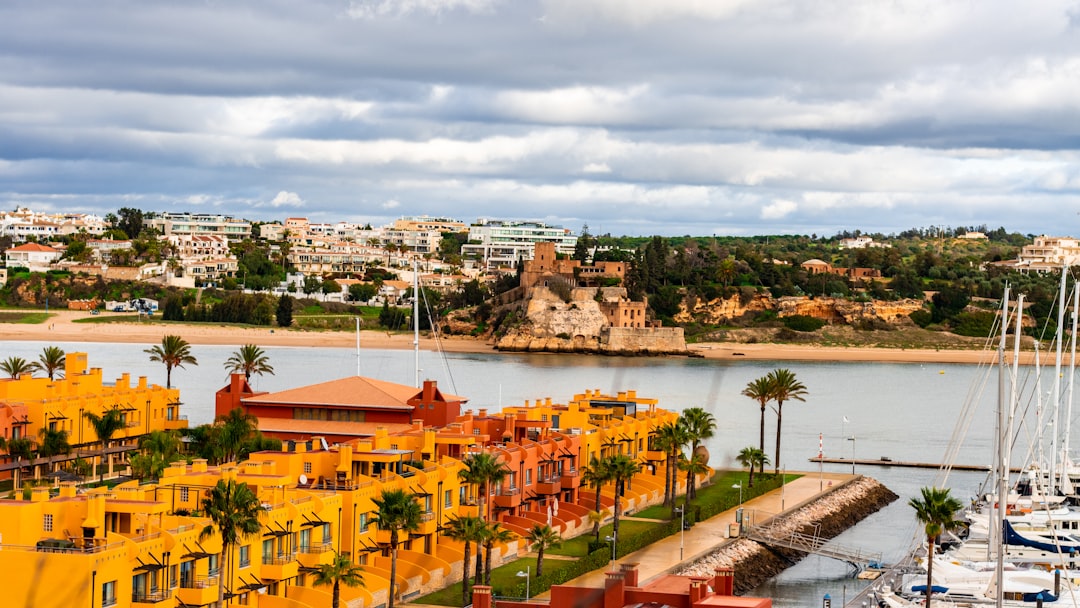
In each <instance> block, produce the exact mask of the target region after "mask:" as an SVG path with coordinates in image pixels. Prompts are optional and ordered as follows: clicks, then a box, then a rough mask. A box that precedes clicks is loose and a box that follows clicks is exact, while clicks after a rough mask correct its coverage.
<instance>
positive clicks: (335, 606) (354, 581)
mask: <svg viewBox="0 0 1080 608" xmlns="http://www.w3.org/2000/svg"><path fill="white" fill-rule="evenodd" d="M363 571H364V569H363V568H361V567H360V566H357V565H355V564H353V563H352V560H350V559H349V556H348V555H342V554H340V553H338V554H336V555H334V559H333V561H331V562H330V563H329V564H322V565H320V566H319V567H318V568H316V569H315V572H314V574H315V581H314V583H315V586H316V587H318V586H320V585H333V586H334V599H333V601H331V603H330V606H331V607H332V608H340V606H341V585H342V583H344V584H345V585H346V586H348V587H359V586H360V585H363V584H364V577H363V576H362V573H363Z"/></svg>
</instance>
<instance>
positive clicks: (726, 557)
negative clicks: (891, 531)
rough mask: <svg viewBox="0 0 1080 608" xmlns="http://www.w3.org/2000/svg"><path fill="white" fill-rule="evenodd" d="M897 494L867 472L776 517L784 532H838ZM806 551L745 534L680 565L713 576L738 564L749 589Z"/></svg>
mask: <svg viewBox="0 0 1080 608" xmlns="http://www.w3.org/2000/svg"><path fill="white" fill-rule="evenodd" d="M897 498H898V497H897V495H896V494H895V493H894V492H893V491H892V490H890V489H888V488H886V487H885V486H883V485H881V484H880V483H879V482H878V481H877V480H875V479H871V478H869V477H861V478H859V479H856V480H855V481H852V482H851V483H848V484H845V485H843V486H841V487H839V488H836V489H835V490H833V491H832V492H829V493H828V494H826V495H824V496H822V497H821V498H818V499H816V500H814V501H812V502H810V503H808V504H806V505H803V506H802V507H800V508H799V509H797V510H795V511H794V512H792V513H790V514H788V515H784V516H780V517H778V518H776V519H774V520H773V521H772V524H771V525H772V526H774V529H775V530H777V531H778V532H787V533H791V532H799V533H801V534H810V535H813V534H817V536H818V537H820V538H823V539H829V538H833V537H835V536H836V535H838V534H840V533H841V532H843V531H844V530H847V529H848V528H850V527H852V526H854V525H855V524H857V523H859V522H860V521H862V520H863V519H864V518H866V517H867V516H869V515H870V514H872V513H875V512H877V511H878V510H880V509H881V508H882V507H884V506H886V505H888V504H889V503H891V502H892V501H894V500H896V499H897ZM805 556H806V554H805V553H802V552H801V551H795V550H790V549H781V548H772V547H768V546H766V545H763V544H761V543H758V542H755V541H752V540H749V539H746V538H739V539H736V540H734V541H732V542H728V543H725V544H724V545H723V546H721V547H720V548H719V549H717V550H716V551H713V552H712V553H710V554H708V555H706V556H704V557H702V558H700V559H698V560H695V561H694V562H692V563H690V564H688V565H686V566H684V567H682V568H679V569H677V570H676V571H675V572H674V573H675V574H680V575H687V576H710V575H711V574H712V573H713V571H714V569H715V568H733V569H734V570H735V593H736V594H742V593H746V592H747V591H749V590H750V589H753V588H754V587H757V586H758V585H760V584H761V583H763V582H764V581H766V580H768V579H769V578H772V577H773V576H776V575H777V574H779V573H780V572H783V571H784V569H785V568H787V567H789V566H791V565H793V564H795V563H796V562H798V561H799V560H801V559H802V558H803V557H805Z"/></svg>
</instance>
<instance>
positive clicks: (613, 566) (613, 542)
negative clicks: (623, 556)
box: [604, 532, 615, 571]
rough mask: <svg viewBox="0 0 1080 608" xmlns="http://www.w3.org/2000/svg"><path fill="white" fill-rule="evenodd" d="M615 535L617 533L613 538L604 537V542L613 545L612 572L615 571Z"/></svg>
mask: <svg viewBox="0 0 1080 608" xmlns="http://www.w3.org/2000/svg"><path fill="white" fill-rule="evenodd" d="M614 534H615V533H614V532H612V535H611V536H606V537H604V540H606V541H608V542H609V543H611V569H612V571H614V570H615V535H614Z"/></svg>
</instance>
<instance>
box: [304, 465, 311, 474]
mask: <svg viewBox="0 0 1080 608" xmlns="http://www.w3.org/2000/svg"><path fill="white" fill-rule="evenodd" d="M304 472H305V473H310V472H311V463H310V462H305V463H304Z"/></svg>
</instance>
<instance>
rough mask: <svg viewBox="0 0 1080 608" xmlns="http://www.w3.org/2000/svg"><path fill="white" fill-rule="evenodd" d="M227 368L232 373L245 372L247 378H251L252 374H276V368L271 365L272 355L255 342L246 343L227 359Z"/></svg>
mask: <svg viewBox="0 0 1080 608" xmlns="http://www.w3.org/2000/svg"><path fill="white" fill-rule="evenodd" d="M225 369H226V370H227V371H228V372H229V373H230V374H240V373H243V374H244V379H245V380H251V374H258V375H260V376H261V375H263V374H270V375H271V376H273V375H274V368H273V367H272V366H271V365H270V357H268V356H267V355H266V352H264V351H263V349H261V348H259V347H258V346H257V345H255V344H245V345H243V346H241V347H240V350H238V351H236V352H234V353H233V354H232V356H231V357H229V359H228V360H227V361H225Z"/></svg>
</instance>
